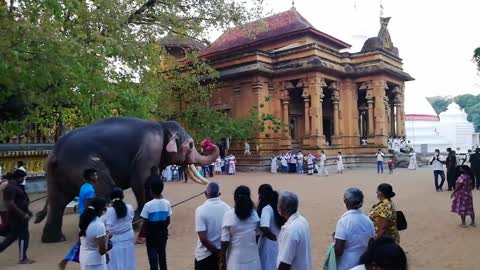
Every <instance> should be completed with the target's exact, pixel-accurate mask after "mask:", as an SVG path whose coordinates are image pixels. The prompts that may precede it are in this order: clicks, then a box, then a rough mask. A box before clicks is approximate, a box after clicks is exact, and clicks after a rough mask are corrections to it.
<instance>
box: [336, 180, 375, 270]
mask: <svg viewBox="0 0 480 270" xmlns="http://www.w3.org/2000/svg"><path fill="white" fill-rule="evenodd" d="M343 201H344V203H345V206H346V208H347V212H345V213H344V214H343V215H342V217H341V218H340V220H339V221H338V222H337V226H336V229H335V236H334V238H335V255H336V256H337V270H350V269H351V268H352V267H355V266H357V265H359V264H360V260H359V258H360V256H362V254H363V253H364V252H365V251H366V250H367V248H368V243H369V241H370V240H371V239H373V238H374V237H375V227H374V225H373V222H372V220H370V218H369V217H368V216H366V215H365V214H363V213H362V211H361V210H360V208H361V207H362V205H363V192H362V191H361V190H359V189H358V188H349V189H347V190H346V191H345V193H344V195H343Z"/></svg>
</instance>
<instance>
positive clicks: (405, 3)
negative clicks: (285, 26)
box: [265, 0, 480, 96]
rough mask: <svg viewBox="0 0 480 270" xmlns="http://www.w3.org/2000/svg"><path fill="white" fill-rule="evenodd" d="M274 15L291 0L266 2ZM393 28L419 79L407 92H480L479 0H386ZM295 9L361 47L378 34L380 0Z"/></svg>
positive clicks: (332, 0)
mask: <svg viewBox="0 0 480 270" xmlns="http://www.w3.org/2000/svg"><path fill="white" fill-rule="evenodd" d="M265 4H266V8H267V9H270V10H272V11H273V12H274V13H277V12H282V11H285V10H287V9H289V8H290V7H291V6H292V1H291V0H265ZM382 4H383V8H384V9H383V14H384V16H391V17H392V19H391V20H390V24H389V31H390V35H391V37H392V41H393V43H394V45H395V46H397V47H398V48H399V50H400V57H401V58H403V62H404V69H405V71H406V72H408V73H410V75H412V76H413V77H414V78H415V79H416V80H415V81H414V82H410V83H408V84H407V86H406V89H407V96H408V95H412V93H413V92H414V93H415V95H417V94H420V93H421V95H423V96H435V95H457V94H464V93H474V94H478V93H480V76H479V75H478V74H477V71H476V68H475V65H474V64H473V63H472V60H471V59H472V54H473V50H474V49H475V48H476V47H478V46H480V34H479V32H480V29H479V28H480V16H478V12H479V10H480V1H479V0H455V1H454V0H383V1H382ZM295 7H296V9H297V11H299V12H300V13H301V14H302V15H303V16H304V17H305V18H306V19H307V20H308V21H309V22H310V23H311V24H312V25H313V26H314V27H315V28H317V29H318V30H320V31H322V32H325V33H327V34H330V35H333V36H335V37H337V38H340V39H342V40H344V41H346V42H347V43H350V44H352V45H354V48H353V49H358V50H359V49H360V48H361V45H362V44H363V39H362V38H365V37H367V36H368V37H370V36H376V34H377V32H378V30H379V28H380V25H379V16H380V0H295Z"/></svg>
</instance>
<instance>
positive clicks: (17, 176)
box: [11, 169, 27, 179]
mask: <svg viewBox="0 0 480 270" xmlns="http://www.w3.org/2000/svg"><path fill="white" fill-rule="evenodd" d="M25 176H27V173H26V172H24V171H22V170H19V169H16V170H15V171H14V172H13V174H12V176H11V177H12V178H11V179H22V178H24V177H25Z"/></svg>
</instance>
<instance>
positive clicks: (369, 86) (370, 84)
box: [358, 81, 373, 90]
mask: <svg viewBox="0 0 480 270" xmlns="http://www.w3.org/2000/svg"><path fill="white" fill-rule="evenodd" d="M358 89H360V90H368V89H373V82H372V81H365V82H362V84H361V85H360V87H359V88H358Z"/></svg>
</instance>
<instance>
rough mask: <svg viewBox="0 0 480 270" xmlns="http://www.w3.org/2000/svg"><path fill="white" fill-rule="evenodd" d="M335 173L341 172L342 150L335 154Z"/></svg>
mask: <svg viewBox="0 0 480 270" xmlns="http://www.w3.org/2000/svg"><path fill="white" fill-rule="evenodd" d="M336 162H337V173H343V169H344V167H343V158H342V152H338V154H337V159H336Z"/></svg>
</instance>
